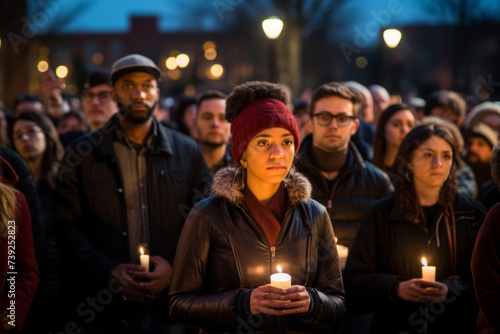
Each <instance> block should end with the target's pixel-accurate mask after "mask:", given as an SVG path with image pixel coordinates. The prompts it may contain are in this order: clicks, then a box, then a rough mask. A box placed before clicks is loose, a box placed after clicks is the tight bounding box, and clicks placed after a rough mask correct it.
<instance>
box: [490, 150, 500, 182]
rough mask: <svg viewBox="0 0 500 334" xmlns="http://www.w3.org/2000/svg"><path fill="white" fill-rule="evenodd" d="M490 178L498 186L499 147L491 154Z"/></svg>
mask: <svg viewBox="0 0 500 334" xmlns="http://www.w3.org/2000/svg"><path fill="white" fill-rule="evenodd" d="M490 164H491V176H492V177H493V181H495V183H496V184H497V185H498V186H500V146H498V145H497V146H496V147H495V148H494V149H493V152H491V161H490Z"/></svg>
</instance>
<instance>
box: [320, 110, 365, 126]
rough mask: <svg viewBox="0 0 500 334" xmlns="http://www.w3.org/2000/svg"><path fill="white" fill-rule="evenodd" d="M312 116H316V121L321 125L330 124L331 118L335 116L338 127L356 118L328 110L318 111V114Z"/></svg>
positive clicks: (346, 124) (347, 124)
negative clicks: (335, 113) (334, 113)
mask: <svg viewBox="0 0 500 334" xmlns="http://www.w3.org/2000/svg"><path fill="white" fill-rule="evenodd" d="M313 117H317V118H318V123H319V125H321V126H329V125H330V124H332V120H333V119H334V118H335V121H336V122H337V125H338V126H340V127H345V126H349V124H351V121H352V120H354V119H356V117H354V116H351V115H346V114H338V115H332V114H330V113H328V112H320V113H319V114H314V115H313Z"/></svg>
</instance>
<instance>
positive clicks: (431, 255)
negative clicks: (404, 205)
mask: <svg viewBox="0 0 500 334" xmlns="http://www.w3.org/2000/svg"><path fill="white" fill-rule="evenodd" d="M453 209H454V213H455V222H456V236H457V269H456V272H454V273H453V272H451V270H450V263H451V256H450V251H449V242H448V237H447V231H446V225H445V222H444V218H443V212H442V211H443V210H442V209H440V211H439V212H438V213H437V215H436V217H435V219H434V221H433V222H432V223H431V225H430V228H429V225H428V224H427V223H425V222H423V221H421V222H419V223H412V222H409V221H407V220H406V219H405V218H404V212H402V210H401V208H400V207H398V206H397V205H396V204H395V199H394V197H390V198H387V199H383V200H381V201H379V202H378V203H376V205H374V207H373V210H371V212H370V214H369V216H368V217H367V221H366V223H364V224H363V226H362V227H361V229H360V231H359V233H358V236H357V238H356V241H355V242H354V245H353V247H352V250H351V252H349V258H348V259H347V265H346V269H345V271H344V279H345V284H346V294H347V301H348V305H347V307H348V309H349V310H350V311H352V312H353V313H364V312H373V313H374V316H373V324H372V332H373V333H402V332H404V333H423V332H424V329H425V326H427V333H474V332H475V320H476V316H477V303H476V300H475V296H474V287H473V284H472V273H471V268H470V263H471V257H472V250H473V247H474V242H475V235H476V232H477V229H478V228H479V226H480V224H481V223H482V221H483V219H484V216H485V211H484V208H483V207H482V205H481V204H480V203H478V202H475V201H473V200H471V199H469V198H468V197H467V196H464V195H460V194H459V195H457V196H456V198H455V202H454V203H453ZM422 257H425V258H426V260H427V262H428V264H429V265H432V266H436V281H440V282H442V283H444V284H446V285H447V286H448V291H449V292H448V296H447V298H446V299H445V301H444V302H441V303H428V305H426V304H425V303H424V304H421V303H414V302H408V301H405V300H402V299H400V298H399V297H398V296H397V286H398V284H399V283H400V282H403V281H406V280H409V279H412V278H421V277H422V264H421V258H422ZM453 275H459V276H460V279H449V277H450V276H453ZM426 312H427V315H426Z"/></svg>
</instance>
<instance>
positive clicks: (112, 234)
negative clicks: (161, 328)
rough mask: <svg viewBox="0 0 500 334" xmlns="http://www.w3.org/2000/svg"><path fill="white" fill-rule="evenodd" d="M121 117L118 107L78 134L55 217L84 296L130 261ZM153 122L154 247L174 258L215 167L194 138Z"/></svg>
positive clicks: (153, 251) (63, 169) (71, 274)
mask: <svg viewBox="0 0 500 334" xmlns="http://www.w3.org/2000/svg"><path fill="white" fill-rule="evenodd" d="M117 122H118V119H117V115H115V116H113V117H112V118H111V120H110V121H109V122H108V123H107V124H106V125H105V126H104V127H102V128H100V129H98V130H96V131H94V132H90V133H88V134H87V135H85V136H83V137H80V138H79V139H77V140H76V141H75V142H73V143H72V144H71V146H70V147H69V148H68V149H67V153H66V155H65V156H64V158H63V160H62V162H61V166H60V169H59V173H58V178H59V180H60V182H57V187H56V194H55V198H54V204H55V210H54V220H55V222H56V224H57V225H58V229H57V231H58V232H59V239H60V243H61V251H62V252H63V256H65V257H64V258H63V259H62V260H63V261H64V262H65V263H64V264H63V265H64V266H65V268H66V270H65V273H64V274H65V275H67V276H68V277H67V279H66V280H64V281H65V282H68V283H70V284H71V285H70V287H71V288H73V287H76V288H77V289H78V290H79V293H80V294H81V297H79V298H80V300H79V302H82V301H84V300H85V297H86V296H95V295H96V293H97V292H98V291H100V289H103V288H107V286H108V279H109V275H110V272H111V270H112V269H113V268H114V267H115V266H116V265H118V264H122V263H131V260H130V251H129V240H128V236H127V234H128V223H127V208H126V203H125V194H124V189H123V180H122V176H121V172H120V169H119V166H118V162H117V157H116V153H115V150H114V148H113V141H114V140H115V139H116V140H117V134H116V129H117V126H118V124H117ZM153 127H154V131H155V132H156V134H155V136H154V137H153V141H152V143H151V145H150V146H149V148H148V151H147V152H146V161H147V168H148V171H147V191H148V206H149V229H150V242H151V244H150V249H149V251H150V255H159V256H161V257H163V258H164V259H166V260H168V261H170V262H171V263H172V261H173V259H174V255H175V249H176V246H177V241H178V239H179V236H180V233H181V230H182V226H183V224H184V220H185V218H186V217H187V215H188V213H189V211H190V209H191V207H192V206H193V205H194V203H196V201H197V200H198V199H200V198H199V196H202V194H203V193H204V191H205V190H204V187H205V186H206V185H207V184H208V182H209V174H208V168H207V167H206V164H205V162H204V160H203V156H202V154H201V151H200V150H199V147H198V145H197V143H196V142H195V141H194V140H192V139H190V138H188V137H186V136H184V135H181V134H180V133H178V132H175V131H173V130H171V129H167V128H166V127H164V126H163V125H161V124H160V123H158V122H157V121H156V120H155V119H154V118H153ZM64 278H66V277H64ZM75 281H76V282H75ZM165 295H166V294H165ZM165 297H166V296H165ZM82 298H83V299H82ZM120 300H121V298H113V302H115V301H120ZM109 309H112V307H110V306H107V307H106V310H109ZM116 313H118V312H115V314H116ZM101 314H103V312H101ZM119 316H124V315H119ZM86 318H87V317H85V319H86Z"/></svg>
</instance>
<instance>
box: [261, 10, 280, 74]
mask: <svg viewBox="0 0 500 334" xmlns="http://www.w3.org/2000/svg"><path fill="white" fill-rule="evenodd" d="M262 29H263V30H264V33H265V34H266V37H267V38H269V39H270V40H273V39H276V38H278V37H279V36H280V34H281V30H283V21H281V20H280V19H279V18H277V17H276V16H271V17H269V18H267V19H265V20H264V21H262ZM270 43H271V47H270V49H269V77H270V80H271V82H278V81H279V78H278V77H277V72H276V67H277V66H276V43H275V42H273V41H270Z"/></svg>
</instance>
